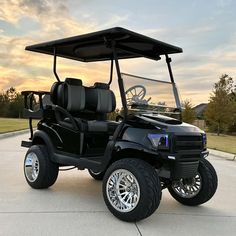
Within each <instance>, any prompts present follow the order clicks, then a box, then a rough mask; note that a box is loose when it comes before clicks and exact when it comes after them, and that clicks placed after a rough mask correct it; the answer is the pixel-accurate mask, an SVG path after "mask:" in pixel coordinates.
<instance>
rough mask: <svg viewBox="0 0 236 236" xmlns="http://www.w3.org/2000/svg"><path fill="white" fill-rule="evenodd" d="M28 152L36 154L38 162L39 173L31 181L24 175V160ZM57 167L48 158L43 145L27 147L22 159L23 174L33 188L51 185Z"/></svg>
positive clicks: (55, 178) (54, 178)
mask: <svg viewBox="0 0 236 236" xmlns="http://www.w3.org/2000/svg"><path fill="white" fill-rule="evenodd" d="M29 153H34V154H36V156H37V158H38V162H39V173H38V176H37V178H36V179H35V180H34V181H33V182H32V181H29V180H28V178H27V177H26V171H25V161H26V157H27V155H28V154H29ZM58 170H59V167H58V165H57V164H55V163H53V162H52V161H51V160H50V159H49V154H48V151H47V147H46V146H45V145H33V146H31V147H30V148H29V150H28V151H27V153H26V155H25V160H24V175H25V179H26V181H27V183H28V184H29V185H30V186H31V187H32V188H34V189H44V188H48V187H50V186H52V185H53V184H54V183H55V181H56V180H57V176H58Z"/></svg>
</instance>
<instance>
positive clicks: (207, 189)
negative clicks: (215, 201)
mask: <svg viewBox="0 0 236 236" xmlns="http://www.w3.org/2000/svg"><path fill="white" fill-rule="evenodd" d="M198 173H199V174H200V176H201V179H202V187H201V190H200V191H199V193H198V194H197V195H196V196H194V197H192V198H183V197H181V196H180V195H178V194H177V193H176V192H175V191H174V190H173V188H172V186H171V185H170V186H169V187H168V190H169V192H170V194H171V195H172V197H173V198H174V199H175V200H177V201H178V202H180V203H182V204H184V205H188V206H197V205H200V204H203V203H205V202H207V201H209V200H210V199H211V198H212V197H213V195H214V194H215V192H216V189H217V186H218V178H217V174H216V171H215V169H214V167H213V166H212V165H211V163H210V162H209V161H208V160H206V159H202V160H200V162H199V167H198Z"/></svg>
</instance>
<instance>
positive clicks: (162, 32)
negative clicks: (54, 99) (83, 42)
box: [0, 0, 236, 105]
mask: <svg viewBox="0 0 236 236" xmlns="http://www.w3.org/2000/svg"><path fill="white" fill-rule="evenodd" d="M0 3H1V5H0V90H6V89H8V88H9V87H11V86H14V87H16V88H17V90H19V91H21V90H24V89H33V90H38V89H40V90H42V89H49V88H50V85H51V84H52V82H54V80H55V78H54V76H53V73H52V57H51V56H47V55H42V54H37V53H33V52H27V51H25V50H24V48H25V46H26V45H31V44H35V43H39V42H44V41H48V40H54V39H59V38H64V37H69V36H74V35H79V34H83V33H88V32H92V31H97V30H102V29H106V28H111V27H115V26H120V27H124V28H128V29H130V30H133V31H137V32H139V33H143V34H146V35H148V36H151V37H154V38H156V39H159V40H161V41H166V42H168V43H171V44H174V45H177V46H179V47H182V48H183V53H182V54H178V55H173V56H172V59H173V63H172V65H173V72H174V76H175V80H176V82H177V84H178V87H179V90H180V92H181V98H182V99H191V101H192V103H193V104H195V105H196V104H198V103H200V102H207V101H208V98H209V93H210V92H211V90H212V86H213V84H214V83H215V82H217V80H218V78H219V76H220V75H221V74H224V73H226V74H229V75H230V76H231V77H233V78H234V79H236V15H235V12H236V1H233V0H215V1H211V0H209V1H203V0H198V1H197V0H196V1H195V0H192V1H187V0H182V1H177V0H176V1H174V0H173V1H170V0H166V1H160V0H152V1H151V0H150V1H148V0H145V1H137V0H136V1H135V0H130V1H128V0H126V1H124V0H119V1H111V0H109V1H107V0H96V1H95V0H77V1H76V0H74V1H72V0H0ZM121 66H122V71H124V72H127V73H130V74H135V75H141V76H145V77H150V78H154V79H155V78H156V79H163V80H167V79H168V77H167V76H168V74H167V70H166V67H165V63H164V60H163V61H160V62H153V61H147V60H143V59H137V60H132V61H131V60H125V61H123V62H122V63H121ZM108 68H109V66H108V64H107V63H91V64H85V63H80V62H72V61H70V60H66V59H59V64H58V73H59V75H60V77H61V78H62V79H63V78H65V77H66V76H74V77H76V78H81V79H83V81H84V84H85V85H89V84H91V85H92V84H93V82H94V81H103V82H105V81H107V80H108V77H109V76H108V75H109V72H108Z"/></svg>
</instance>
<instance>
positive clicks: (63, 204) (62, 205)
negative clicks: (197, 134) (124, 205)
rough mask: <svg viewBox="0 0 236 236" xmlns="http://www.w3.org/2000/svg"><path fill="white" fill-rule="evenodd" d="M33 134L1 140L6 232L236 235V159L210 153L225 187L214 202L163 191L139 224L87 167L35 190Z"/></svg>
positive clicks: (0, 214)
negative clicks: (29, 170)
mask: <svg viewBox="0 0 236 236" xmlns="http://www.w3.org/2000/svg"><path fill="white" fill-rule="evenodd" d="M27 136H28V135H19V136H16V137H10V138H5V139H1V140H0V235H4V236H8V235H90V236H91V235H102V236H104V235H112V236H115V235H119V236H120V235H125V236H126V235H147V236H151V235H155V236H157V235H175V236H177V235H181V236H184V235H191V236H194V235H197V236H199V235H201V236H204V235H208V236H209V235H214V236H216V235H221V236H222V235H227V236H229V235H236V161H229V160H225V159H223V158H220V157H216V156H210V157H209V160H210V161H211V162H212V163H213V165H214V166H215V168H216V170H217V173H218V177H219V187H218V191H217V193H216V195H215V196H214V197H213V199H212V200H211V201H209V202H208V203H206V204H204V205H202V206H199V207H187V206H183V205H181V204H179V203H178V202H176V201H175V200H174V199H172V197H171V196H170V195H169V193H168V191H166V190H165V191H163V195H162V196H163V197H162V201H161V204H160V207H159V209H158V210H157V211H156V212H155V213H154V214H153V215H152V216H151V217H149V218H147V219H145V220H143V221H141V222H138V223H136V224H135V223H125V222H122V221H120V220H118V219H116V218H115V217H114V216H113V215H112V214H110V212H109V211H108V209H107V208H106V206H105V203H104V202H103V198H102V192H101V182H98V181H95V180H93V179H92V178H91V177H90V176H89V174H88V173H87V171H78V170H72V171H67V172H60V175H59V178H58V180H57V182H56V184H55V185H53V186H52V187H51V188H50V189H47V190H33V189H31V188H30V187H29V186H28V185H27V184H26V181H25V179H24V176H23V168H22V166H23V159H24V155H25V152H26V149H25V148H21V147H20V141H21V140H22V139H26V137H27Z"/></svg>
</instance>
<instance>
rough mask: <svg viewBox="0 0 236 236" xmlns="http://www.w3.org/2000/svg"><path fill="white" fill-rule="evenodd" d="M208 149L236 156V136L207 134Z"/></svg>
mask: <svg viewBox="0 0 236 236" xmlns="http://www.w3.org/2000/svg"><path fill="white" fill-rule="evenodd" d="M207 146H208V148H212V149H216V150H220V151H224V152H229V153H233V154H236V136H231V135H224V134H221V135H220V136H217V135H216V134H211V133H208V134H207Z"/></svg>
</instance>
